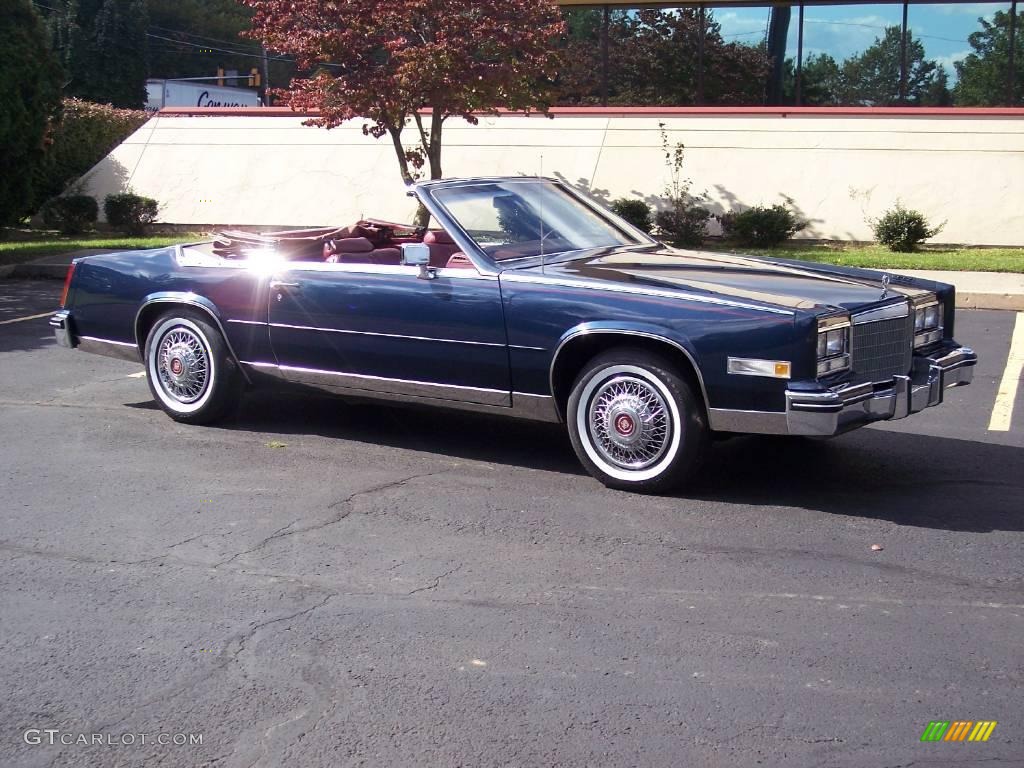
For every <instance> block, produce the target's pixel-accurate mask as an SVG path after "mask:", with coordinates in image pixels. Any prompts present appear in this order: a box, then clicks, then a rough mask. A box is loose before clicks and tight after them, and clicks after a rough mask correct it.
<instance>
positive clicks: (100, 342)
mask: <svg viewBox="0 0 1024 768" xmlns="http://www.w3.org/2000/svg"><path fill="white" fill-rule="evenodd" d="M78 349H80V350H82V351H83V352H89V353H91V354H93V355H103V356H104V357H115V358H117V359H118V360H131V361H132V362H133V363H138V362H141V361H142V355H141V354H140V352H139V348H138V347H137V346H135V345H134V344H128V343H126V342H123V341H111V340H110V339H97V338H96V337H95V336H80V337H79V338H78Z"/></svg>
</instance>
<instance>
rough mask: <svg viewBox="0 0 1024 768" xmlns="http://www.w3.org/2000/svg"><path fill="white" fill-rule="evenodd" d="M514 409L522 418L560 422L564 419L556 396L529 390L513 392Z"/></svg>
mask: <svg viewBox="0 0 1024 768" xmlns="http://www.w3.org/2000/svg"><path fill="white" fill-rule="evenodd" d="M512 411H513V412H514V414H515V415H516V416H517V417H519V418H521V419H529V420H531V421H546V422H549V423H558V422H561V421H562V420H563V418H562V414H561V413H559V412H558V408H557V406H556V404H555V398H553V397H551V395H532V394H529V393H527V392H513V393H512Z"/></svg>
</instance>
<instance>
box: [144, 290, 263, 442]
mask: <svg viewBox="0 0 1024 768" xmlns="http://www.w3.org/2000/svg"><path fill="white" fill-rule="evenodd" d="M146 379H147V381H148V382H149V389H150V391H151V392H152V393H153V397H154V398H156V401H157V403H158V404H159V405H160V407H161V408H162V409H163V410H164V411H165V412H166V413H167V415H169V416H170V417H171V418H172V419H174V420H175V421H180V422H183V423H186V424H209V423H211V422H214V421H217V420H218V419H220V418H222V417H224V416H226V415H227V414H228V413H229V412H230V411H231V410H233V409H234V407H235V406H237V404H238V401H239V399H240V398H241V394H242V384H243V382H242V377H241V375H240V373H239V371H238V369H237V367H236V366H235V362H234V361H233V360H232V359H231V355H230V353H229V352H228V348H227V344H226V343H225V341H224V339H223V338H222V337H221V335H220V331H218V330H217V329H216V328H214V327H213V326H212V325H211V324H210V323H209V321H208V320H207V319H206V318H205V317H203V316H202V315H201V314H199V313H198V312H195V311H191V310H187V309H180V310H174V311H172V312H167V313H165V314H163V315H161V316H160V317H159V318H157V320H156V322H155V323H154V324H153V328H152V330H151V331H150V332H149V336H148V338H147V339H146Z"/></svg>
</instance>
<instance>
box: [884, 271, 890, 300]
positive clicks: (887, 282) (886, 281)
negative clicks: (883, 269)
mask: <svg viewBox="0 0 1024 768" xmlns="http://www.w3.org/2000/svg"><path fill="white" fill-rule="evenodd" d="M889 281H890V277H889V276H888V275H882V298H883V299H884V298H886V297H887V296H888V295H889Z"/></svg>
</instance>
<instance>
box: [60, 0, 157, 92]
mask: <svg viewBox="0 0 1024 768" xmlns="http://www.w3.org/2000/svg"><path fill="white" fill-rule="evenodd" d="M54 1H55V6H54V10H53V11H52V12H51V14H50V17H49V27H50V34H51V41H52V44H53V47H54V49H55V50H56V51H57V53H58V55H59V57H60V60H61V62H62V64H63V65H64V68H65V70H66V71H67V73H68V82H67V84H66V92H67V95H69V96H77V97H79V98H82V99H86V100H88V101H93V102H97V103H109V104H113V105H114V106H115V107H127V108H139V107H141V106H142V105H143V104H144V103H145V100H146V76H147V56H148V45H147V37H146V30H147V27H148V26H149V17H148V13H147V10H146V0H67V2H65V3H63V4H60V3H57V2H56V0H54Z"/></svg>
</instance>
